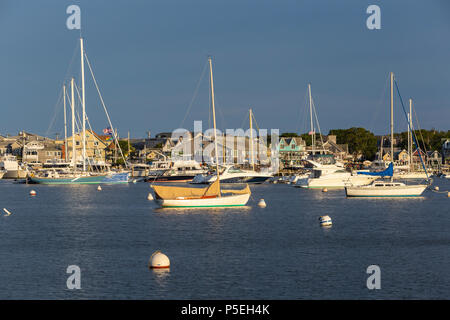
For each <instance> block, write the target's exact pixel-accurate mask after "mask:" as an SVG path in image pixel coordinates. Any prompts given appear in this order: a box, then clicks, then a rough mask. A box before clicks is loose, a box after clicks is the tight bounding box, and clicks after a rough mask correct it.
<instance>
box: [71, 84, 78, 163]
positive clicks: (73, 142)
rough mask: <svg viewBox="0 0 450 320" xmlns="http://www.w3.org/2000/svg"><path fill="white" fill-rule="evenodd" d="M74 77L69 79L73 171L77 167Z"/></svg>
mask: <svg viewBox="0 0 450 320" xmlns="http://www.w3.org/2000/svg"><path fill="white" fill-rule="evenodd" d="M73 83H74V79H73V78H72V79H71V80H70V89H71V95H72V96H71V98H72V102H71V107H72V166H73V168H74V171H75V170H76V168H77V157H76V152H77V150H76V148H75V90H74V85H73Z"/></svg>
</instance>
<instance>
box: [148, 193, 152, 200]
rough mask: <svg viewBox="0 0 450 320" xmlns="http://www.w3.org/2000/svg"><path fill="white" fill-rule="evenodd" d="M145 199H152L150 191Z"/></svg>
mask: <svg viewBox="0 0 450 320" xmlns="http://www.w3.org/2000/svg"><path fill="white" fill-rule="evenodd" d="M147 200H153V195H152V193H151V192H149V194H148V196H147Z"/></svg>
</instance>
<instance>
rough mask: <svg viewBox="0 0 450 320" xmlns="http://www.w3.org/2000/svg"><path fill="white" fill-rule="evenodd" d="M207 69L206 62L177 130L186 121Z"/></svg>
mask: <svg viewBox="0 0 450 320" xmlns="http://www.w3.org/2000/svg"><path fill="white" fill-rule="evenodd" d="M207 67H208V62H205V66H204V67H203V71H202V73H201V75H200V79H199V80H198V82H197V86H196V87H195V90H194V95H193V96H192V99H191V102H190V103H189V105H188V107H187V109H186V113H185V114H184V118H183V120H182V121H181V124H180V127H179V128H182V127H183V125H184V121H185V120H186V117H187V115H188V114H189V111H190V110H191V107H192V105H193V104H194V101H195V98H196V97H197V94H198V90H199V89H200V84H201V83H202V80H203V78H204V76H205V73H206V70H207Z"/></svg>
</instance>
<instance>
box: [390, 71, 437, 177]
mask: <svg viewBox="0 0 450 320" xmlns="http://www.w3.org/2000/svg"><path fill="white" fill-rule="evenodd" d="M394 83H395V88H396V89H397V93H398V96H399V98H400V103H401V104H402V109H403V113H404V114H405V117H406V120H407V121H408V126H409V127H410V128H411V125H410V121H409V119H408V114H407V113H406V110H405V106H404V104H403V99H402V96H401V95H400V90H399V88H398V84H397V81H396V80H394ZM412 137H413V139H414V142H415V143H416V145H417V146H418V143H417V137H416V133H415V132H414V131H412ZM391 143H392V142H391ZM418 155H419V158H420V162H421V163H422V167H423V170H424V171H425V174H426V176H427V180H428V181H429V177H428V172H427V169H426V167H425V164H424V162H423V159H422V155H421V154H420V150H419V152H418Z"/></svg>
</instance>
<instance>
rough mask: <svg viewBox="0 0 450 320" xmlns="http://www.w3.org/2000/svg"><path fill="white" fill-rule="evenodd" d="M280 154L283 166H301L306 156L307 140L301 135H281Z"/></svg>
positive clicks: (281, 165)
mask: <svg viewBox="0 0 450 320" xmlns="http://www.w3.org/2000/svg"><path fill="white" fill-rule="evenodd" d="M278 154H279V158H280V167H281V168H296V167H300V166H301V164H302V160H303V159H304V158H305V156H306V141H305V140H303V139H302V138H301V137H280V142H279V144H278Z"/></svg>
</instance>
